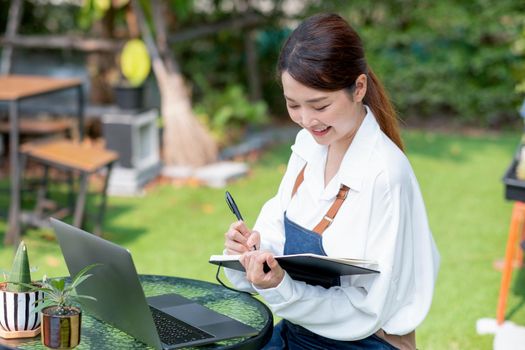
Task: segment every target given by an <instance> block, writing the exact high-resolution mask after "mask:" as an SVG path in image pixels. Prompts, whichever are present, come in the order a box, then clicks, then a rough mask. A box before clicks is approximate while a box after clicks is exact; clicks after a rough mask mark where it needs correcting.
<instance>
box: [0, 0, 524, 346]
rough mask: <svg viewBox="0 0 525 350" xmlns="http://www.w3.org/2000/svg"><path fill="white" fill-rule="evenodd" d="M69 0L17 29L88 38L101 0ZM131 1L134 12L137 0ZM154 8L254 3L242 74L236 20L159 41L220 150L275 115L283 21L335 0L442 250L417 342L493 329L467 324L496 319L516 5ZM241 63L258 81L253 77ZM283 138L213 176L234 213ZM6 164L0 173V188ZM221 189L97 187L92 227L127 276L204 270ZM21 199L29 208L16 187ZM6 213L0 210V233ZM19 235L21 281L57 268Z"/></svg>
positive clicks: (519, 18)
mask: <svg viewBox="0 0 525 350" xmlns="http://www.w3.org/2000/svg"><path fill="white" fill-rule="evenodd" d="M80 3H82V2H79V1H24V6H25V9H24V14H23V18H22V21H21V26H20V28H19V32H20V33H23V34H27V35H37V34H38V35H43V34H45V35H58V34H60V33H62V34H63V33H69V34H71V33H77V34H78V33H88V34H87V35H94V36H96V35H99V33H100V30H101V29H100V28H101V27H100V26H101V24H100V23H101V22H104V21H107V18H106V16H108V12H107V10H105V11H102V10H101V9H100V3H104V2H103V1H101V2H99V1H87V2H85V3H84V5H85V6H79V5H80ZM9 4H10V2H9V1H5V0H0V28H5V27H6V23H7V14H8V10H9ZM57 4H58V5H57ZM143 4H144V7H145V8H146V9H147V6H148V5H147V2H143ZM169 5H170V16H168V17H169V18H171V19H172V22H169V23H170V24H169V25H170V30H171V31H173V33H179V34H180V33H188V32H189V31H191V30H192V28H198V27H199V26H203V25H212V24H213V23H229V21H231V20H232V19H235V18H237V17H243V16H246V15H248V14H249V15H250V16H251V15H255V16H257V17H256V18H257V21H255V24H252V25H251V27H249V28H250V33H251V35H253V39H254V40H253V43H252V44H253V45H252V46H250V47H251V48H252V49H251V50H255V51H256V54H257V55H256V57H257V60H256V65H257V69H256V70H255V73H254V72H253V71H250V69H248V67H250V65H249V64H247V61H248V60H249V57H248V56H249V51H250V49H247V46H246V42H245V35H246V31H244V30H238V29H236V28H235V27H233V28H230V27H226V28H225V29H222V30H218V31H216V32H215V33H213V34H209V35H206V36H203V37H199V38H198V39H196V40H186V41H185V40H181V41H176V42H175V43H173V44H172V45H171V46H170V47H171V48H172V53H173V55H174V57H175V58H176V60H177V62H178V63H179V65H180V68H181V72H182V74H183V76H184V78H185V80H186V84H187V86H188V87H189V90H190V91H191V100H192V103H193V104H192V106H193V111H194V113H195V115H196V116H197V118H199V120H200V121H201V122H203V123H204V124H205V125H207V128H208V129H209V130H210V132H211V133H212V134H213V135H214V138H215V140H216V141H217V142H218V144H219V147H220V149H224V148H226V147H229V146H232V145H235V144H236V143H238V142H240V141H243V140H245V139H246V138H249V137H250V135H253V134H256V133H257V132H258V131H261V130H266V129H271V128H276V127H282V126H288V120H287V116H286V112H285V108H284V101H283V99H282V93H281V91H280V87H279V84H278V82H277V81H276V80H275V74H274V67H275V62H276V59H277V55H278V51H279V48H280V45H281V44H282V41H283V39H284V38H285V37H286V36H287V35H288V34H289V33H290V31H291V30H292V29H293V27H294V26H295V25H296V24H297V23H298V21H300V19H302V18H305V17H307V16H308V15H310V14H312V13H316V12H320V11H323V12H338V13H340V14H341V15H343V16H344V17H345V18H347V19H348V20H349V22H350V23H351V24H352V25H353V26H354V27H355V28H356V29H357V31H358V32H359V33H360V34H361V36H362V39H363V42H364V45H365V47H366V50H367V55H368V61H369V63H370V65H371V67H373V69H374V71H375V72H376V74H377V75H378V76H379V77H380V78H381V79H382V80H383V82H384V83H385V86H386V88H387V89H388V91H389V93H390V95H391V96H392V99H393V101H394V103H395V105H396V108H397V109H398V111H399V114H400V117H401V119H402V120H403V123H402V126H403V137H404V139H405V141H406V144H407V155H408V157H409V160H410V161H411V164H412V165H413V167H414V170H415V173H416V175H417V177H418V180H419V182H420V185H421V189H422V192H423V196H424V199H425V202H426V205H427V210H428V216H429V219H430V224H431V228H432V230H433V233H434V237H435V240H436V242H437V245H438V248H439V250H440V253H441V258H442V265H441V270H440V273H439V277H438V283H437V287H436V291H435V299H434V303H433V306H432V309H431V311H430V313H429V315H428V317H427V319H426V320H425V321H424V323H423V324H422V326H421V327H420V328H418V331H417V340H418V347H419V348H421V349H485V348H490V344H491V343H492V336H490V335H485V336H480V335H478V334H476V329H475V323H476V320H477V319H479V318H482V317H495V310H496V302H497V297H498V292H499V283H500V276H501V274H500V272H499V271H497V270H496V269H495V268H494V262H495V261H497V259H500V258H501V257H502V256H503V255H504V251H505V243H506V238H507V232H508V226H509V221H510V214H511V208H512V202H508V201H505V199H504V196H503V189H504V187H503V184H502V182H501V178H502V176H503V173H504V172H505V170H506V168H507V166H508V165H509V164H510V161H511V160H512V157H513V155H514V152H515V150H516V147H517V146H518V144H519V142H520V139H521V133H522V129H523V123H522V121H521V119H520V115H519V113H518V110H519V106H520V104H521V101H522V100H523V94H522V91H521V90H520V84H522V85H523V81H524V80H525V63H524V61H525V60H524V51H525V31H524V28H525V4H523V3H520V2H517V1H511V0H502V1H498V2H497V3H494V2H490V1H482V0H476V1H470V2H459V1H452V0H450V1H449V0H446V1H439V2H433V1H360V2H358V3H354V2H352V3H350V2H340V1H322V2H320V1H295V2H294V1H226V0H223V1H218V0H217V1H170V2H169ZM97 11H98V12H97ZM110 13H111V10H110ZM112 16H114V23H115V29H116V30H115V32H114V33H113V35H115V36H116V37H117V38H119V37H120V36H122V37H126V35H128V34H129V33H127V32H125V31H122V30H120V29H118V28H120V27H119V26H121V25H122V22H123V16H124V15H123V14H121V13H120V12H118V11H115V13H114V14H112ZM243 18H244V17H243ZM0 30H3V29H0ZM82 35H84V34H82ZM0 43H2V41H0ZM32 55H45V56H50V57H53V59H54V60H55V61H56V62H58V63H57V64H58V65H61V64H62V65H66V66H67V65H68V64H74V65H76V66H80V67H88V68H89V67H91V66H90V64H93V62H95V63H94V64H95V67H96V66H97V64H99V63H100V62H101V61H100V60H96V59H93V57H91V56H90V54H87V53H85V52H78V51H76V50H71V49H60V50H57V49H52V50H51V49H44V48H31V47H26V48H21V49H18V50H16V52H15V58H16V59H15V61H14V62H15V67H14V68H15V71H16V70H23V68H24V65H23V64H22V62H23V61H24V60H25V59H30V57H31V56H32ZM108 69H109V70H111V69H110V68H108ZM86 71H88V72H90V70H89V69H86ZM253 74H255V76H256V77H257V81H258V82H257V81H256V82H255V83H254V81H253ZM95 76H97V75H96V74H95ZM99 76H100V75H99ZM90 78H93V76H91V77H90ZM97 84H98V85H97ZM103 84H104V83H100V82H95V81H94V80H93V79H91V80H90V86H91V93H90V99H91V100H90V103H92V104H106V103H111V94H110V93H108V94H107V95H104V94H96V93H93V91H95V92H97V91H98V92H101V91H102V90H96V89H95V90H94V87H95V86H104V85H103ZM147 84H149V86H150V93H149V95H148V96H149V98H148V101H147V102H148V103H149V104H151V105H156V104H158V103H159V97H158V92H157V91H156V89H155V77H154V75H153V74H151V75H150V77H149V78H148V81H147ZM254 84H255V85H254ZM0 113H2V110H0ZM0 116H1V114H0ZM89 132H90V136H91V137H94V138H96V137H98V136H100V135H99V133H98V131H97V127H96V123H95V122H93V125H92V126H91V127H90V128H89ZM292 142H293V140H292V139H290V140H289V141H287V142H285V143H284V144H279V145H273V146H272V147H268V148H265V149H262V150H260V151H258V152H255V153H252V154H250V155H248V156H246V157H245V158H242V160H245V161H247V162H248V163H249V166H250V169H251V170H250V172H249V174H248V176H246V177H244V178H242V179H239V180H237V181H234V182H232V183H231V184H229V185H228V189H229V190H230V191H231V192H232V193H234V194H235V198H236V201H237V202H238V204H239V206H240V207H241V208H242V211H243V215H244V216H245V218H246V221H247V222H248V223H249V224H253V222H254V221H255V218H256V216H257V213H258V210H259V209H260V207H261V205H262V204H263V203H264V202H265V200H267V199H268V198H269V197H271V196H272V195H273V194H274V193H275V192H276V190H277V186H278V184H279V179H280V177H281V175H282V174H283V172H284V170H285V167H286V161H287V158H288V156H289V153H290V148H289V146H290V144H291V143H292ZM5 165H6V164H5V163H4V167H5ZM6 174H7V173H6V172H5V171H2V172H0V182H1V184H2V186H3V187H5V186H7V178H6ZM223 197H224V189H214V188H208V187H204V186H198V185H197V184H192V183H191V182H185V183H180V182H169V181H156V182H155V183H154V184H152V185H150V186H149V187H148V188H147V191H146V194H145V196H144V197H140V198H119V197H111V198H110V199H109V204H108V209H107V214H106V219H105V226H104V237H105V238H107V239H109V240H112V241H114V242H116V243H118V244H121V245H123V246H125V247H127V248H129V249H130V250H131V252H132V253H133V256H134V259H135V263H136V265H137V268H138V270H139V272H140V273H151V274H166V275H177V276H183V277H190V278H198V279H203V280H209V281H214V273H215V271H214V267H213V266H211V265H209V264H208V263H207V259H208V257H209V256H210V255H212V254H217V253H219V252H221V251H222V245H223V233H224V231H225V230H226V228H227V227H228V225H229V223H230V222H231V221H232V220H233V217H232V215H231V213H230V212H229V211H228V208H227V207H226V205H225V203H224V198H223ZM7 203H8V199H7V195H6V194H5V193H4V192H0V208H6V207H7ZM91 204H92V205H94V203H91ZM24 205H25V206H26V207H30V206H31V199H30V198H29V199H27V200H26V202H25V203H24ZM5 224H6V222H5V219H0V239H1V240H2V241H3V232H4V231H5ZM24 240H25V241H26V244H27V246H28V249H29V255H30V259H31V265H34V266H37V267H38V270H37V271H36V272H35V273H34V277H35V278H40V277H42V275H43V274H47V275H49V276H60V275H64V274H66V268H65V264H64V262H63V260H62V258H61V257H60V252H59V249H58V247H57V243H56V241H55V240H54V237H53V234H52V232H51V231H48V230H35V229H28V230H26V231H25V233H24ZM12 254H13V250H12V247H11V246H0V267H2V268H8V267H9V266H8V264H9V261H10V259H11V257H12ZM513 276H514V279H513V284H512V290H511V294H510V299H509V302H508V306H507V318H509V319H510V320H512V321H513V322H515V323H517V324H520V325H525V309H524V307H523V304H524V303H525V279H524V274H523V272H522V270H517V272H515V273H514V274H513Z"/></svg>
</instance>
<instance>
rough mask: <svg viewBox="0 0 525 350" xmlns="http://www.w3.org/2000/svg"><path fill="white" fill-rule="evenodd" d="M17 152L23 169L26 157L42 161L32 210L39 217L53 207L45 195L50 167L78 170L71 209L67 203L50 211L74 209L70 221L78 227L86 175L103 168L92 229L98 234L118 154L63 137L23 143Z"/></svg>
mask: <svg viewBox="0 0 525 350" xmlns="http://www.w3.org/2000/svg"><path fill="white" fill-rule="evenodd" d="M20 153H21V163H22V169H23V166H24V165H25V163H26V161H27V160H28V159H31V160H32V161H35V162H37V163H41V164H42V165H44V175H43V176H42V179H41V183H40V186H39V190H38V195H37V204H36V206H35V210H34V214H35V215H36V216H37V217H39V218H42V217H43V216H44V211H45V209H46V208H50V207H52V205H50V201H49V199H48V198H47V194H48V175H49V168H50V167H52V168H57V169H60V170H63V171H66V172H68V173H69V174H79V186H78V187H79V188H78V192H77V193H76V200H75V204H74V209H73V208H71V205H69V206H67V207H65V208H60V209H58V211H55V213H52V214H50V215H53V216H57V217H61V216H65V215H68V214H70V212H71V211H73V225H74V226H77V227H82V224H83V219H84V215H85V207H86V197H87V192H88V179H89V176H90V175H92V174H94V173H97V172H99V171H102V170H104V169H105V171H106V174H105V179H104V183H103V186H102V190H101V193H100V195H101V199H100V204H99V208H98V214H97V220H96V223H95V229H94V233H95V234H97V235H101V233H102V222H103V220H104V213H105V210H106V201H107V187H108V180H109V176H110V175H111V169H112V166H113V163H114V162H115V161H116V160H117V159H118V154H117V153H116V152H113V151H110V150H106V149H103V148H99V147H93V146H92V145H88V144H86V143H78V142H75V141H70V140H63V139H59V140H47V141H44V142H31V143H26V144H24V145H22V147H21V149H20ZM70 179H71V177H70ZM69 182H70V189H72V188H73V186H72V181H69ZM55 209H56V208H55ZM50 215H48V216H50Z"/></svg>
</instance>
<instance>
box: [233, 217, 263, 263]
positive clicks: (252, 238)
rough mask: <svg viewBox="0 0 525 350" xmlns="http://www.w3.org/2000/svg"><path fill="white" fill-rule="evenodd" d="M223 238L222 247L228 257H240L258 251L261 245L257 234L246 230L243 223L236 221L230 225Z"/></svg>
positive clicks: (259, 236)
mask: <svg viewBox="0 0 525 350" xmlns="http://www.w3.org/2000/svg"><path fill="white" fill-rule="evenodd" d="M224 237H225V241H224V247H225V248H226V254H228V255H241V254H243V253H246V252H249V251H252V250H255V249H259V247H260V245H261V235H260V234H259V232H257V231H253V230H250V229H248V227H246V224H245V223H244V221H236V222H234V223H233V224H231V225H230V229H229V230H228V231H227V232H226V233H225V234H224Z"/></svg>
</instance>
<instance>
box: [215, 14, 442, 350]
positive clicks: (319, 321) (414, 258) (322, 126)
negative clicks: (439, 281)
mask: <svg viewBox="0 0 525 350" xmlns="http://www.w3.org/2000/svg"><path fill="white" fill-rule="evenodd" d="M278 73H279V75H280V78H281V81H282V87H283V92H284V98H285V100H286V104H287V108H288V112H289V114H290V117H291V119H292V120H293V121H294V122H296V123H297V124H299V125H300V126H301V127H302V128H303V129H302V130H301V131H300V132H299V133H298V135H297V138H296V141H295V144H294V145H293V146H292V155H291V157H290V160H289V163H288V167H287V170H286V173H285V175H284V177H283V179H282V182H281V185H280V187H279V190H278V193H277V195H276V196H275V197H274V198H272V199H270V200H269V201H268V202H267V203H266V204H265V205H264V207H263V208H262V210H261V213H260V215H259V217H258V219H257V222H256V224H255V226H254V229H253V230H251V229H249V228H248V227H246V225H245V224H244V222H242V221H238V222H235V223H233V224H232V225H231V226H230V229H229V230H228V232H226V234H225V237H226V241H225V247H226V251H225V253H226V254H242V257H241V263H242V264H243V266H244V267H245V269H246V273H240V272H238V271H233V270H228V269H227V270H226V273H227V276H228V278H229V279H230V281H231V282H232V283H233V284H235V285H236V286H237V287H238V288H241V289H247V290H248V289H252V290H253V289H254V290H255V291H257V292H258V293H259V294H260V295H261V297H262V298H263V299H264V300H265V301H266V303H267V304H268V305H269V306H270V307H271V308H272V310H273V312H274V313H275V314H276V315H278V316H280V317H282V318H283V321H282V322H280V323H279V324H277V325H276V327H275V329H274V333H273V336H272V339H271V340H270V342H269V343H268V344H267V345H266V349H283V348H289V349H395V348H399V349H415V335H414V330H415V329H416V327H417V326H418V325H419V324H420V323H421V322H422V321H423V319H424V318H425V316H426V314H427V312H428V310H429V308H430V305H431V301H432V294H433V289H434V284H435V280H436V276H437V271H438V265H439V254H438V252H437V249H436V247H435V244H434V240H433V238H432V234H431V232H430V229H429V227H428V222H427V216H426V213H425V208H424V203H423V199H422V197H421V193H420V190H419V186H418V183H417V180H416V178H415V176H414V173H413V171H412V169H411V167H410V164H409V162H408V160H407V158H406V156H405V154H404V153H403V144H402V141H401V138H400V135H399V130H398V126H397V119H396V115H395V112H394V110H393V108H392V106H391V103H390V102H389V100H388V98H387V96H386V94H385V92H384V90H383V88H382V86H381V83H380V82H379V81H378V79H377V78H376V76H375V75H374V73H373V72H372V70H371V69H370V67H369V66H368V65H367V62H366V59H365V55H364V51H363V46H362V43H361V40H360V38H359V36H358V35H357V33H356V32H355V31H354V30H353V29H352V28H351V27H350V26H349V25H348V23H347V22H346V21H345V20H344V19H342V18H341V17H340V16H338V15H334V14H321V15H316V16H313V17H311V18H308V19H307V20H305V21H304V22H303V23H302V24H301V25H299V27H298V28H297V29H296V30H295V31H294V32H293V33H292V34H291V36H290V37H289V38H288V40H287V41H286V43H285V44H284V46H283V48H282V50H281V55H280V58H279V63H278ZM253 246H255V247H256V248H257V250H252V249H251V247H253ZM294 253H316V254H323V255H328V256H334V257H350V258H358V259H370V260H374V261H376V262H377V263H378V269H379V270H380V273H379V274H372V275H356V276H351V277H341V278H340V283H339V285H338V286H333V287H330V288H323V287H320V286H314V285H309V284H306V283H304V282H300V281H296V280H293V279H291V277H290V276H289V275H288V274H287V273H286V272H285V271H284V270H283V269H282V268H281V267H280V266H279V264H278V263H277V261H276V260H275V259H274V258H273V256H274V255H281V254H294ZM265 264H267V265H268V266H269V267H270V271H269V272H265V270H264V265H265Z"/></svg>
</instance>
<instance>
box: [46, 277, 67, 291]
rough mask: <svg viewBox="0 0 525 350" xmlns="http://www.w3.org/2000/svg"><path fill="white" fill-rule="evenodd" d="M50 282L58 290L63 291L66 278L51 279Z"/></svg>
mask: <svg viewBox="0 0 525 350" xmlns="http://www.w3.org/2000/svg"><path fill="white" fill-rule="evenodd" d="M49 283H50V284H51V286H52V287H53V288H55V289H56V290H59V291H62V290H64V287H65V285H66V280H65V279H64V278H58V279H53V280H51V281H49Z"/></svg>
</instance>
